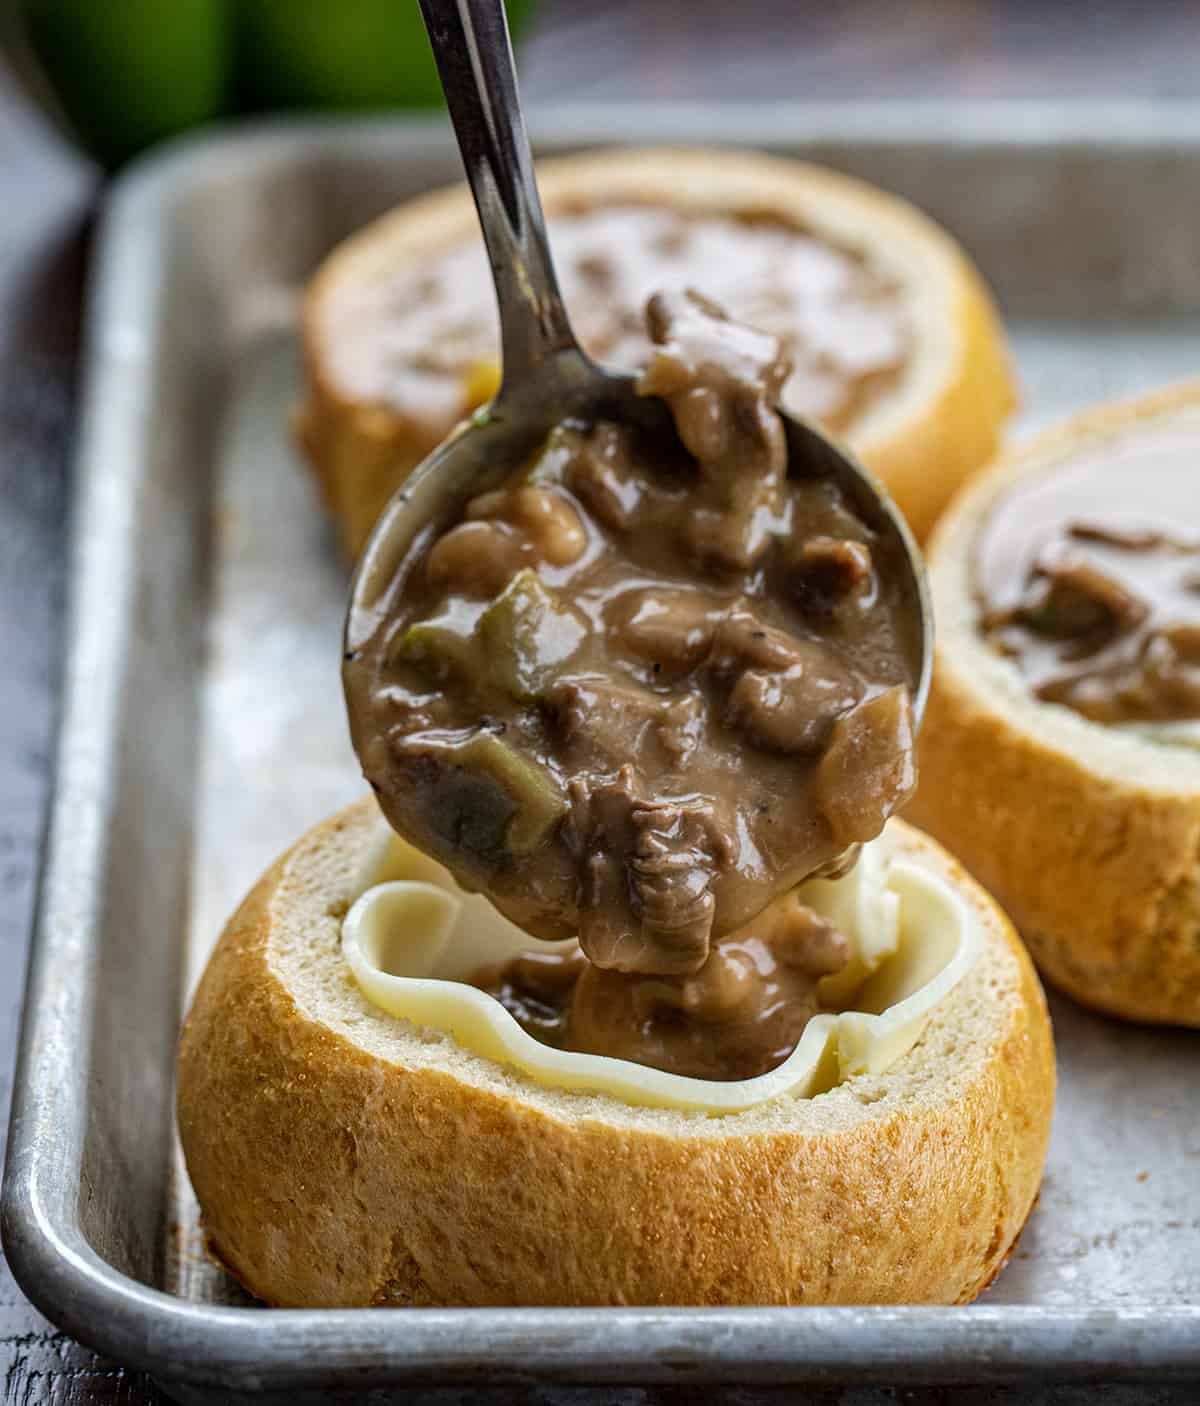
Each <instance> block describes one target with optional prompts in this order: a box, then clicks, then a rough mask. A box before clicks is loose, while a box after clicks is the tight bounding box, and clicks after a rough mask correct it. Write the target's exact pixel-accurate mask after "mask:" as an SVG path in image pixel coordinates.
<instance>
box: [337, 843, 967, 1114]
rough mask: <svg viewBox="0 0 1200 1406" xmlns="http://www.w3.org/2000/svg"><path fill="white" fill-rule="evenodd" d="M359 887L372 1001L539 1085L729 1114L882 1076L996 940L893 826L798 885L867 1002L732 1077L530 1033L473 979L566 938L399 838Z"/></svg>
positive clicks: (356, 932) (832, 998)
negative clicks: (512, 914) (770, 1065)
mask: <svg viewBox="0 0 1200 1406" xmlns="http://www.w3.org/2000/svg"><path fill="white" fill-rule="evenodd" d="M360 888H361V896H360V897H359V899H358V900H357V902H355V904H354V905H353V907H352V908H351V909H350V911H349V913H347V915H346V917H345V919H344V921H343V924H342V951H343V953H344V955H345V958H346V961H347V962H348V964H349V966H350V970H351V971H352V972H353V974H354V979H355V981H356V982H357V983H358V986H359V988H360V989H361V991H362V993H363V995H364V996H365V997H366V998H367V1000H368V1001H370V1002H371V1003H372V1004H373V1005H375V1006H378V1007H379V1008H380V1009H381V1010H384V1011H386V1012H387V1013H388V1014H389V1015H392V1016H395V1017H397V1018H398V1019H401V1020H407V1021H411V1022H412V1023H413V1024H414V1025H419V1026H425V1027H432V1028H433V1029H435V1030H440V1031H442V1032H443V1033H444V1034H447V1035H449V1036H451V1037H452V1038H453V1039H454V1040H455V1041H456V1042H457V1043H458V1044H459V1045H461V1046H462V1047H463V1048H464V1049H466V1050H469V1051H471V1053H473V1054H476V1055H480V1056H482V1057H483V1058H485V1059H491V1060H495V1061H496V1062H497V1063H500V1064H506V1065H510V1066H514V1067H515V1068H517V1069H518V1070H520V1071H521V1073H523V1074H525V1075H527V1076H528V1077H529V1078H531V1079H534V1080H536V1081H537V1082H538V1083H540V1084H547V1085H550V1086H552V1087H555V1088H562V1089H574V1090H580V1091H589V1090H590V1091H595V1092H600V1093H605V1094H609V1095H610V1096H612V1097H614V1098H619V1099H622V1100H623V1101H624V1102H626V1103H632V1104H641V1105H646V1106H649V1107H656V1108H678V1109H689V1110H695V1111H700V1112H706V1113H710V1114H718V1115H719V1114H723V1113H736V1112H738V1111H740V1110H742V1109H745V1108H750V1107H752V1106H753V1105H755V1104H758V1103H764V1102H765V1101H766V1100H767V1099H772V1098H778V1097H780V1096H782V1095H785V1094H786V1095H788V1096H790V1097H793V1098H809V1097H811V1096H812V1095H814V1094H818V1093H823V1092H824V1091H825V1090H827V1089H830V1088H832V1087H834V1086H835V1085H837V1084H840V1083H842V1082H843V1081H844V1080H846V1079H848V1078H851V1077H852V1076H853V1075H855V1074H868V1073H869V1074H881V1073H883V1072H884V1071H885V1070H886V1069H888V1068H889V1067H890V1066H891V1065H893V1064H894V1063H895V1062H896V1061H897V1060H898V1059H900V1058H901V1056H902V1055H904V1054H907V1052H908V1051H909V1050H910V1049H911V1048H912V1047H913V1045H914V1044H915V1043H916V1042H917V1040H918V1039H919V1038H920V1035H921V1032H922V1031H923V1030H924V1028H925V1024H926V1022H927V1021H928V1019H929V1017H930V1015H931V1014H932V1012H933V1010H934V1007H935V1006H937V1004H938V1003H939V1002H940V1001H942V1000H944V999H945V997H946V996H947V995H948V994H949V993H950V991H951V990H953V988H954V987H955V986H957V985H958V983H959V982H960V981H961V980H962V979H963V977H964V976H965V975H966V974H967V972H968V971H969V970H970V969H971V967H972V966H973V965H974V962H975V960H976V958H977V957H978V955H979V950H980V946H981V941H982V939H981V934H980V932H979V927H978V921H977V919H976V918H975V916H974V915H973V913H972V912H971V910H970V909H969V908H968V907H967V905H966V904H965V903H964V902H963V900H962V899H961V898H960V897H959V896H958V895H957V894H956V893H955V892H954V890H953V889H952V888H951V887H950V886H949V885H948V884H947V883H946V882H945V881H944V880H942V879H941V878H939V877H937V876H936V875H935V874H933V873H931V872H930V871H929V870H927V869H924V868H922V867H921V866H919V865H917V864H914V863H913V862H912V861H911V860H909V859H905V858H901V857H899V856H894V855H893V854H892V852H891V847H890V846H889V844H888V840H887V836H886V833H885V835H884V836H883V837H882V838H881V839H879V840H876V841H875V842H874V843H873V844H870V845H868V846H866V847H865V848H864V850H863V853H862V857H861V859H860V860H859V862H858V864H857V865H856V866H855V867H854V869H853V870H851V872H850V873H849V874H848V875H847V876H846V877H845V878H843V879H837V880H812V881H810V882H809V883H807V884H804V885H802V886H801V890H800V891H801V893H802V895H803V898H804V902H805V903H807V904H808V905H809V906H810V907H812V908H814V909H816V910H817V912H819V913H821V914H822V915H823V916H825V917H827V918H829V919H830V920H831V921H832V922H834V923H835V924H836V925H837V926H838V928H839V929H840V930H841V931H842V932H843V933H844V934H845V935H846V937H847V938H848V939H849V941H850V944H851V955H850V961H849V963H848V965H847V967H846V969H845V970H844V971H842V972H839V973H837V975H836V976H833V977H826V978H825V980H824V982H822V985H821V991H820V994H821V998H822V1001H823V1003H826V1004H831V1005H838V1006H842V1005H846V1004H849V1003H852V1004H853V1009H844V1010H841V1011H840V1012H838V1013H836V1014H835V1013H828V1014H822V1015H817V1016H814V1017H813V1019H812V1020H811V1021H809V1023H808V1025H807V1026H806V1027H805V1030H804V1034H803V1035H802V1036H801V1039H800V1043H799V1044H798V1045H797V1046H796V1048H795V1049H794V1050H793V1051H792V1053H791V1054H790V1055H789V1056H788V1058H787V1059H786V1060H784V1062H783V1063H782V1064H780V1065H779V1066H777V1067H776V1068H775V1069H772V1070H770V1071H768V1072H767V1073H766V1074H760V1075H758V1076H757V1077H756V1078H754V1079H740V1080H735V1081H730V1082H728V1083H725V1082H718V1081H714V1080H709V1079H692V1078H688V1077H686V1076H684V1075H681V1074H668V1073H665V1072H664V1071H662V1070H658V1069H650V1068H647V1067H646V1066H644V1065H640V1064H634V1063H632V1062H631V1061H629V1060H624V1059H613V1058H610V1057H608V1056H605V1055H591V1054H580V1053H578V1052H577V1051H573V1050H556V1049H553V1048H552V1047H551V1046H549V1045H545V1044H543V1043H542V1042H541V1041H540V1040H537V1039H535V1038H534V1037H533V1036H532V1035H530V1034H529V1033H528V1032H527V1031H525V1030H523V1029H522V1028H521V1026H520V1025H519V1024H518V1023H517V1021H516V1020H514V1019H513V1017H512V1016H511V1015H510V1014H509V1012H508V1011H506V1010H505V1009H504V1007H503V1006H502V1005H501V1004H500V1002H499V1001H497V1000H496V999H495V998H494V997H493V996H490V995H488V994H487V993H486V992H484V991H480V990H479V989H478V988H477V987H474V986H468V985H467V984H466V983H465V981H464V980H463V978H464V977H466V976H468V975H469V974H470V973H471V972H473V971H475V970H477V969H478V968H479V967H480V966H483V965H485V964H488V965H490V964H492V963H496V962H503V961H506V960H507V959H509V958H510V957H514V956H516V955H517V954H518V953H521V952H526V951H529V950H531V949H535V950H537V951H542V952H544V951H547V950H553V948H554V947H555V946H561V945H562V944H552V943H539V942H536V941H535V940H534V939H531V938H530V937H529V935H528V933H525V932H523V931H522V930H521V929H520V928H518V927H517V926H516V925H515V924H513V923H510V922H509V921H508V920H507V919H506V918H504V917H502V916H501V915H500V914H499V913H498V912H497V911H496V910H495V909H494V908H493V907H492V905H491V904H490V903H489V902H488V901H487V900H486V899H485V898H482V897H481V896H479V895H478V894H467V893H465V892H463V890H461V889H460V888H459V887H458V886H457V885H456V884H455V882H454V880H453V879H452V878H451V877H450V875H449V873H448V872H447V871H446V870H445V869H443V868H442V866H441V865H440V864H436V863H435V862H434V861H433V860H431V859H428V858H426V856H425V855H423V854H421V853H420V852H419V851H417V850H415V849H413V848H412V846H411V845H408V844H406V843H405V842H404V841H403V840H401V839H400V838H399V837H397V836H395V835H393V834H392V833H391V832H390V831H383V832H382V833H381V834H380V836H379V838H378V840H377V841H376V843H375V845H374V847H373V850H372V852H371V855H370V857H369V859H368V861H367V864H366V865H365V867H364V873H363V874H362V876H361V880H360Z"/></svg>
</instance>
